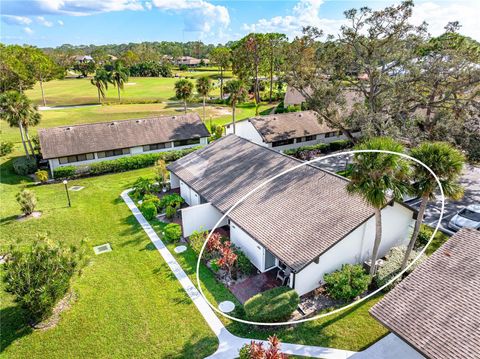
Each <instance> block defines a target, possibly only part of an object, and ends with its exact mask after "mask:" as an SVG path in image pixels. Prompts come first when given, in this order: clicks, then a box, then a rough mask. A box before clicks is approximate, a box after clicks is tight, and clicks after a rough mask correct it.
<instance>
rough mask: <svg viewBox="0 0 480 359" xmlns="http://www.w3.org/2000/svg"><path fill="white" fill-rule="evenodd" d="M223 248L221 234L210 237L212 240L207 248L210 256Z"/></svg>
mask: <svg viewBox="0 0 480 359" xmlns="http://www.w3.org/2000/svg"><path fill="white" fill-rule="evenodd" d="M221 248H222V242H221V240H220V234H219V233H217V232H215V233H213V234H212V235H211V236H210V239H209V240H208V242H207V245H206V246H205V251H206V252H207V253H209V254H213V253H215V252H219V251H220V249H221Z"/></svg>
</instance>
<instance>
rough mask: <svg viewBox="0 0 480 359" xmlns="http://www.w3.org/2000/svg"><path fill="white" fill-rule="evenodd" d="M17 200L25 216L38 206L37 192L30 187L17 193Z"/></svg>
mask: <svg viewBox="0 0 480 359" xmlns="http://www.w3.org/2000/svg"><path fill="white" fill-rule="evenodd" d="M16 198H17V202H18V204H19V205H20V209H21V211H22V213H23V214H24V215H25V216H28V215H30V214H32V213H33V211H35V207H36V206H37V196H35V192H33V191H30V190H28V189H22V190H21V191H20V192H18V193H17V196H16Z"/></svg>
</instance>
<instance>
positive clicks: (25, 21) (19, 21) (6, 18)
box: [2, 15, 32, 26]
mask: <svg viewBox="0 0 480 359" xmlns="http://www.w3.org/2000/svg"><path fill="white" fill-rule="evenodd" d="M2 21H3V22H4V23H5V24H8V25H20V26H24V25H29V24H31V23H32V20H31V19H29V18H28V17H25V16H15V15H3V16H2Z"/></svg>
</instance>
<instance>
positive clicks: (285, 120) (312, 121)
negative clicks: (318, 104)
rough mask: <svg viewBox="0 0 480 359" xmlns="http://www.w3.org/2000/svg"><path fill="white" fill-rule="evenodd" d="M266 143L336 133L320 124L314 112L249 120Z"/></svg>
mask: <svg viewBox="0 0 480 359" xmlns="http://www.w3.org/2000/svg"><path fill="white" fill-rule="evenodd" d="M248 121H250V122H251V124H252V125H253V127H255V129H256V130H257V131H258V133H260V135H261V136H262V137H263V138H264V140H265V142H274V141H279V140H286V139H290V138H298V137H304V136H310V135H319V134H322V133H326V132H332V131H335V130H334V129H332V128H331V127H329V126H328V125H327V124H326V123H325V122H323V123H322V124H320V123H319V122H318V117H317V115H316V114H315V112H313V111H301V112H290V113H281V114H275V115H267V116H260V117H252V118H249V119H248Z"/></svg>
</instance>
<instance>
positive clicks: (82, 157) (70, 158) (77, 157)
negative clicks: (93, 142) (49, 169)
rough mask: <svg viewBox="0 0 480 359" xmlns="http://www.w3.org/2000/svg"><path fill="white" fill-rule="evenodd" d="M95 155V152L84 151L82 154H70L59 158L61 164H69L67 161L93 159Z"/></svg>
mask: <svg viewBox="0 0 480 359" xmlns="http://www.w3.org/2000/svg"><path fill="white" fill-rule="evenodd" d="M94 158H95V156H94V155H93V153H83V154H80V155H73V156H68V157H60V158H59V159H58V162H60V164H61V165H64V164H67V163H72V162H80V161H86V160H93V159H94Z"/></svg>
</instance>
